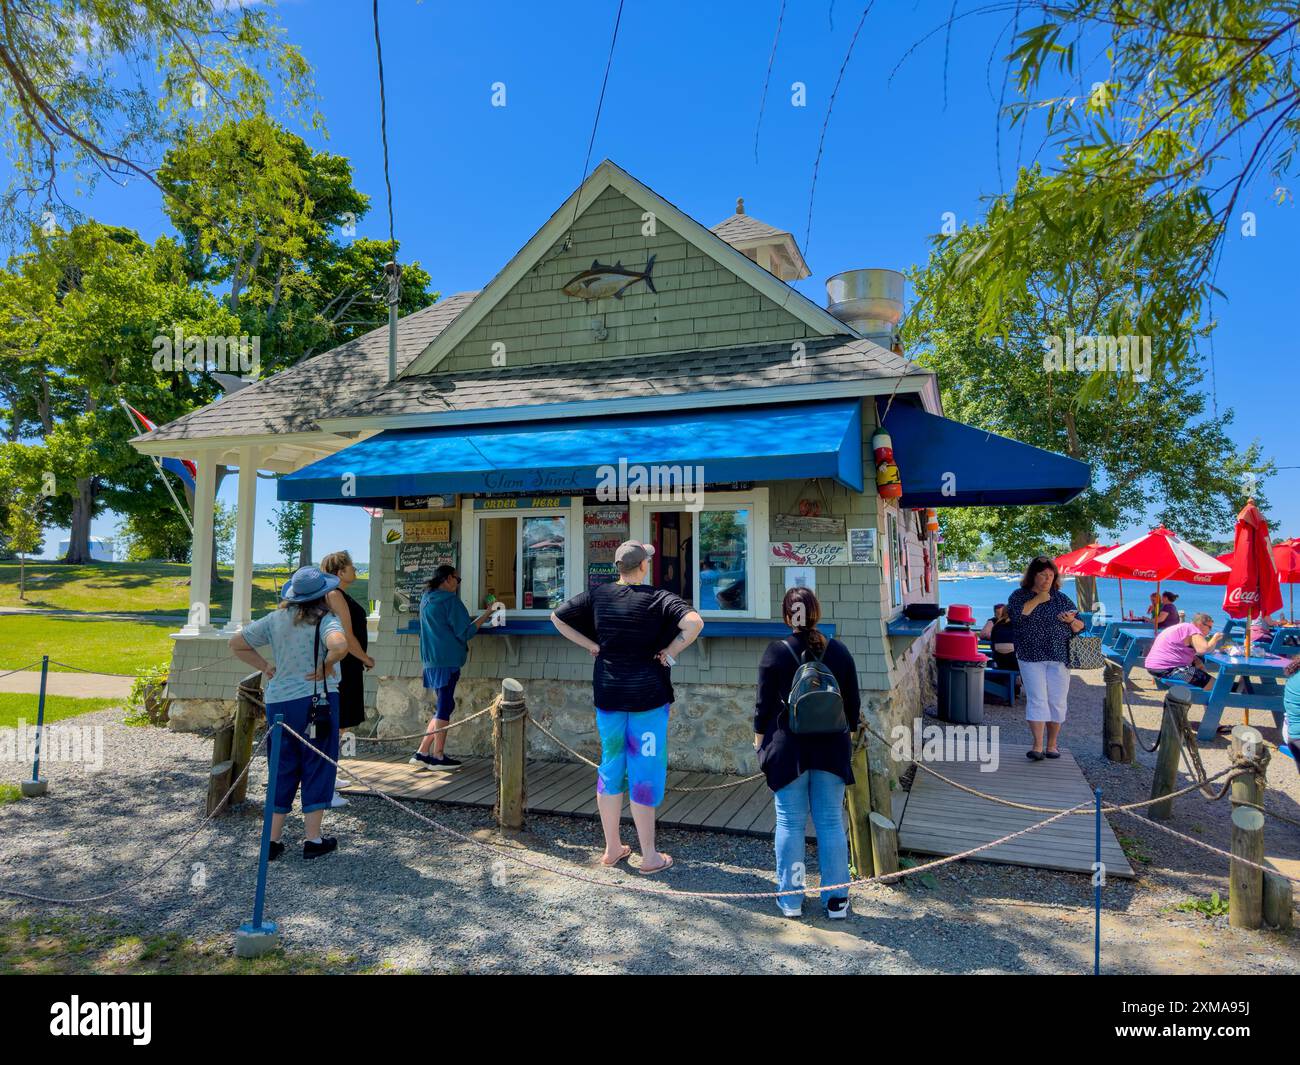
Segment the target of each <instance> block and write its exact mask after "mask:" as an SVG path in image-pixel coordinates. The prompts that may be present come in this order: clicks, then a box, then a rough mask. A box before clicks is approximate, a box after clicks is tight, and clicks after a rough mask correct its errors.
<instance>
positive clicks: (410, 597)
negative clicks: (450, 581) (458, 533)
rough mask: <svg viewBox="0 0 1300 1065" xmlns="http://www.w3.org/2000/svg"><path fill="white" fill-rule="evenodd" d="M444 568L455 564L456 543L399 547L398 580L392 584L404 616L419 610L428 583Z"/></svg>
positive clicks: (401, 545)
mask: <svg viewBox="0 0 1300 1065" xmlns="http://www.w3.org/2000/svg"><path fill="white" fill-rule="evenodd" d="M443 565H447V566H454V565H456V545H455V544H399V545H398V548H397V579H396V580H395V581H394V582H393V597H394V599H395V601H396V605H397V609H398V610H399V611H401V612H403V613H413V612H414V611H416V610H417V609H419V606H420V596H421V595H422V594H423V593H424V584H425V581H427V580H428V579H429V578H430V577H432V576H433V571H434V570H436V569H437V568H438V567H439V566H443Z"/></svg>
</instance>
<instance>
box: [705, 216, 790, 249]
mask: <svg viewBox="0 0 1300 1065" xmlns="http://www.w3.org/2000/svg"><path fill="white" fill-rule="evenodd" d="M709 232H711V233H716V234H717V235H718V236H719V237H721V238H722V239H723V240H725V241H726V242H727V243H728V244H731V245H733V246H734V245H735V244H737V243H741V242H744V241H749V240H766V239H769V238H771V237H788V236H790V234H789V233H787V232H786V231H785V230H784V229H777V228H776V226H769V225H768V224H767V223H766V222H760V221H759V220H758V219H757V218H755V217H753V216H752V215H747V214H733V215H732V216H731V217H730V218H724V219H723V220H722V221H721V222H719V223H718V224H717V225H716V226H710V227H709Z"/></svg>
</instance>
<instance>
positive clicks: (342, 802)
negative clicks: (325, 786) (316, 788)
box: [330, 791, 351, 810]
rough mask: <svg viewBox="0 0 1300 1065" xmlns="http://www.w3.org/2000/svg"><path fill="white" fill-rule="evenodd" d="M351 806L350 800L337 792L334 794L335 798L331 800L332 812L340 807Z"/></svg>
mask: <svg viewBox="0 0 1300 1065" xmlns="http://www.w3.org/2000/svg"><path fill="white" fill-rule="evenodd" d="M349 805H351V804H350V803H349V802H348V800H347V799H345V798H344V797H343V796H342V795H340V794H339V793H338V792H337V791H336V792H335V793H334V798H332V799H330V809H332V810H337V809H338V808H339V807H340V806H349Z"/></svg>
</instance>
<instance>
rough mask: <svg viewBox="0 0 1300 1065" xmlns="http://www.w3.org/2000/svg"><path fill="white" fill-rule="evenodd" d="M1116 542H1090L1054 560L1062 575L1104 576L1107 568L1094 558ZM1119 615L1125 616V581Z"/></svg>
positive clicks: (1120, 597) (1120, 591)
mask: <svg viewBox="0 0 1300 1065" xmlns="http://www.w3.org/2000/svg"><path fill="white" fill-rule="evenodd" d="M1114 546H1115V545H1114V544H1089V545H1088V546H1087V547H1078V548H1075V549H1074V550H1073V551H1067V552H1066V553H1065V554H1064V555H1058V556H1057V557H1056V558H1055V559H1054V560H1053V561H1055V562H1056V568H1057V569H1058V570H1059V571H1060V573H1061V576H1062V577H1104V576H1106V573H1105V570H1104V569H1102V567H1100V566H1098V565H1097V564H1096V563H1095V562H1094V561H1093V560H1094V559H1095V558H1096V557H1097V556H1098V555H1100V554H1101V553H1102V552H1103V551H1110V550H1112V549H1113V548H1114ZM1119 616H1120V617H1121V618H1122V617H1123V616H1124V582H1123V581H1120V582H1119Z"/></svg>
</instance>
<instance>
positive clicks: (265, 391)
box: [143, 292, 478, 440]
mask: <svg viewBox="0 0 1300 1065" xmlns="http://www.w3.org/2000/svg"><path fill="white" fill-rule="evenodd" d="M477 295H478V293H477V292H459V293H457V294H456V295H454V296H449V297H447V298H446V299H442V300H439V301H438V302H437V303H434V304H432V305H431V306H428V307H425V308H424V309H423V310H419V311H415V312H414V313H412V314H408V315H406V317H404V318H402V319H401V321H400V324H399V328H398V330H397V370H398V373H401V371H402V370H403V369H404V368H405V367H406V366H408V365H409V364H410V363H411V361H412V360H413V359H414V358H415V357H416V356H417V355H419V354H420V352H422V351H423V350H424V349H425V348H427V347H428V346H429V344H430V343H432V341H433V339H434V338H435V337H436V336H437V335H438V334H439V333H441V332H442V331H443V330H444V329H445V328H446V327H447V326H448V325H450V324H451V323H452V321H453V320H454V319H455V318H456V316H457V315H459V314H460V312H461V311H463V310H464V309H465V308H466V307H468V306H469V305H470V303H471V302H472V301H473V299H474V297H475V296H477ZM387 376H388V326H386V325H385V326H381V327H380V328H378V329H376V330H373V331H372V332H369V333H366V334H365V335H364V336H360V337H357V339H355V340H350V341H348V342H347V343H346V344H342V345H340V346H339V347H337V348H333V349H331V350H330V351H326V352H322V353H321V354H319V355H315V356H313V357H312V358H310V359H307V360H306V361H305V362H301V363H299V364H298V365H297V366H292V367H290V368H289V369H287V370H282V371H281V372H280V373H278V374H275V375H274V376H272V377H268V378H266V379H265V380H263V381H258V382H257V383H256V384H252V385H249V386H248V387H247V388H241V389H240V390H239V391H238V392H236V393H234V394H233V395H230V396H226V397H225V398H223V399H220V400H218V401H216V402H215V403H209V404H208V405H207V406H206V407H200V408H199V409H198V410H196V411H191V412H190V413H189V414H186V415H185V416H184V417H182V418H177V419H176V420H175V421H174V422H168V423H167V424H166V425H161V426H159V427H158V428H157V429H156V430H154V431H153V432H152V433H148V434H146V435H145V436H144V437H143V439H146V440H193V439H198V438H203V437H224V436H259V435H265V434H277V435H278V434H281V433H307V432H313V431H316V430H317V429H318V428H319V426H318V425H317V419H318V418H323V417H329V416H332V415H334V414H336V413H337V412H338V411H339V410H341V409H342V408H344V407H346V406H348V405H350V404H352V403H355V402H356V401H357V400H359V399H362V398H363V397H365V396H368V395H370V394H371V393H373V392H374V391H375V388H376V386H377V385H378V384H381V383H383V382H384V381H385V380H386V378H387Z"/></svg>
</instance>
